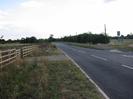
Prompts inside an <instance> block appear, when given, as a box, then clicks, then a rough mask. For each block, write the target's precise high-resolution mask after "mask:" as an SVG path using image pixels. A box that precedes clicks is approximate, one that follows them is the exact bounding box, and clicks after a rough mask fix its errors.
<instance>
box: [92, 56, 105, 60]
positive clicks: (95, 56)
mask: <svg viewBox="0 0 133 99" xmlns="http://www.w3.org/2000/svg"><path fill="white" fill-rule="evenodd" d="M91 56H92V57H95V58H97V59H101V60H104V61H107V59H106V58H103V57H99V56H96V55H91Z"/></svg>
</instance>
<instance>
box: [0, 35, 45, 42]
mask: <svg viewBox="0 0 133 99" xmlns="http://www.w3.org/2000/svg"><path fill="white" fill-rule="evenodd" d="M43 42H45V40H44V39H37V38H36V37H34V36H32V37H26V38H21V39H17V40H11V39H9V40H4V39H0V43H2V44H5V43H43Z"/></svg>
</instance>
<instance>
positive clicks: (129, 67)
mask: <svg viewBox="0 0 133 99" xmlns="http://www.w3.org/2000/svg"><path fill="white" fill-rule="evenodd" d="M121 66H122V67H126V68H128V69H133V67H131V66H127V65H121Z"/></svg>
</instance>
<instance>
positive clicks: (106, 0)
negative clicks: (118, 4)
mask: <svg viewBox="0 0 133 99" xmlns="http://www.w3.org/2000/svg"><path fill="white" fill-rule="evenodd" d="M113 1H116V0H104V2H105V3H109V2H113Z"/></svg>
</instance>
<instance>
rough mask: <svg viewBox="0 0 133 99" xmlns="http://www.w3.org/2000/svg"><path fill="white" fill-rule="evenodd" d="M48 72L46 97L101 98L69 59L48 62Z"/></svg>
mask: <svg viewBox="0 0 133 99" xmlns="http://www.w3.org/2000/svg"><path fill="white" fill-rule="evenodd" d="M48 73H49V75H48V85H49V86H48V93H50V94H47V95H48V97H47V99H103V97H102V96H101V95H100V94H99V92H98V91H97V89H96V88H95V87H94V85H93V84H92V83H90V81H88V79H87V78H86V77H85V76H84V75H83V74H82V73H81V71H80V70H79V69H78V68H77V67H76V66H75V65H74V64H73V63H71V62H70V61H58V62H49V63H48Z"/></svg>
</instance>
